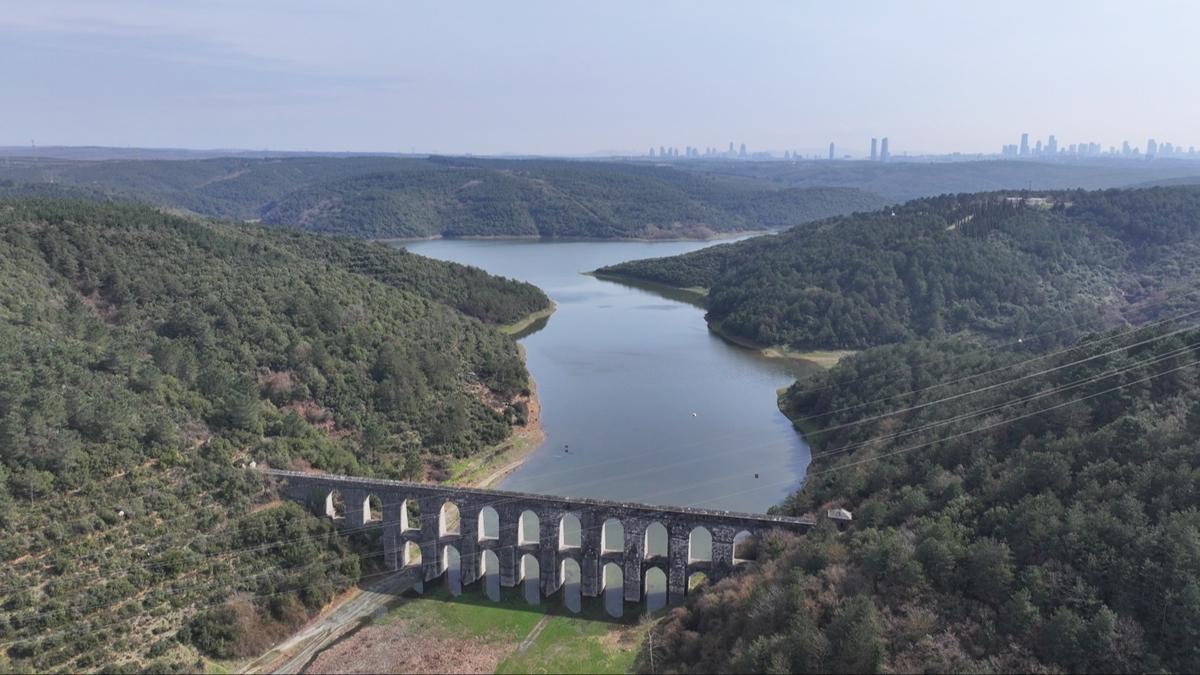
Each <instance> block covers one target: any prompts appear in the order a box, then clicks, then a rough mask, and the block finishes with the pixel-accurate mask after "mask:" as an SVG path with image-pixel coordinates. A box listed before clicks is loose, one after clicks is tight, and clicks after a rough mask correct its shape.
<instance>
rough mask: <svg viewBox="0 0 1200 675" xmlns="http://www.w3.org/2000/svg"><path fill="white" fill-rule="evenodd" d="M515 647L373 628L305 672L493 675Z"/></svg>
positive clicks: (405, 626)
mask: <svg viewBox="0 0 1200 675" xmlns="http://www.w3.org/2000/svg"><path fill="white" fill-rule="evenodd" d="M512 651H513V645H511V644H497V643H487V642H484V641H482V640H479V639H464V638H462V637H454V638H447V637H439V636H436V635H431V634H429V633H428V631H421V630H417V629H416V628H415V627H413V626H411V625H410V622H409V621H396V622H394V623H390V624H388V625H386V626H369V627H367V628H364V629H363V630H360V631H359V632H357V633H355V634H354V635H353V636H351V637H349V638H347V639H345V640H343V641H341V642H339V643H338V644H336V645H334V646H333V647H330V648H329V649H326V650H325V651H323V652H321V654H320V655H319V656H318V657H317V658H316V659H314V660H313V662H312V663H311V664H309V666H308V667H307V668H305V669H304V672H305V673H494V672H496V666H497V665H499V663H500V661H502V660H503V659H504V658H505V657H506V656H508V655H509V654H510V653H511V652H512Z"/></svg>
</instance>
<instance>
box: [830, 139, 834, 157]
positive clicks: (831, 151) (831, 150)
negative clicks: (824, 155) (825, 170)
mask: <svg viewBox="0 0 1200 675" xmlns="http://www.w3.org/2000/svg"><path fill="white" fill-rule="evenodd" d="M829 159H833V141H829Z"/></svg>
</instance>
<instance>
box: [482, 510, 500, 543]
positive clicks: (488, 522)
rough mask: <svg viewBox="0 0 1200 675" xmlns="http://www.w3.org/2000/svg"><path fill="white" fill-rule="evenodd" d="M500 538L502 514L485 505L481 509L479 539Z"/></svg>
mask: <svg viewBox="0 0 1200 675" xmlns="http://www.w3.org/2000/svg"><path fill="white" fill-rule="evenodd" d="M499 538H500V514H499V513H496V509H493V508H492V507H490V506H485V507H483V508H482V509H479V541H484V540H487V539H499Z"/></svg>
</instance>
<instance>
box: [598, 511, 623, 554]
mask: <svg viewBox="0 0 1200 675" xmlns="http://www.w3.org/2000/svg"><path fill="white" fill-rule="evenodd" d="M624 551H625V526H624V525H622V524H621V521H619V520H617V519H616V518H609V519H608V520H606V521H604V525H603V526H601V528H600V552H601V553H622V552H624Z"/></svg>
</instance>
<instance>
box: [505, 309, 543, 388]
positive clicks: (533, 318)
mask: <svg viewBox="0 0 1200 675" xmlns="http://www.w3.org/2000/svg"><path fill="white" fill-rule="evenodd" d="M557 309H558V305H556V304H554V301H553V300H551V301H550V304H549V306H547V307H546V308H545V309H539V310H538V311H536V312H533V313H531V314H529V315H527V316H525V318H523V319H517V320H516V321H514V322H512V323H508V324H504V325H503V326H497V329H498V330H499V331H500V332H501V333H504V334H505V335H512V336H514V339H515V338H516V337H518V336H521V334H522V333H523V332H525V330H527V329H528V328H529V327H530V326H532V325H534V324H535V323H537V322H538V321H542V320H543V319H549V318H550V316H551V315H552V314H554V312H555V311H556V310H557ZM523 358H524V357H522V359H523ZM531 390H532V389H531Z"/></svg>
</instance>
